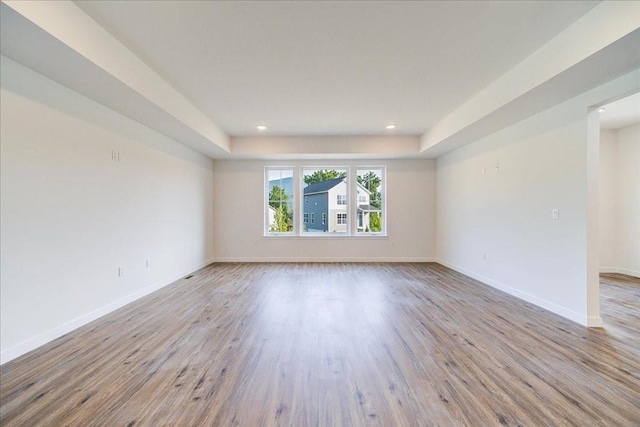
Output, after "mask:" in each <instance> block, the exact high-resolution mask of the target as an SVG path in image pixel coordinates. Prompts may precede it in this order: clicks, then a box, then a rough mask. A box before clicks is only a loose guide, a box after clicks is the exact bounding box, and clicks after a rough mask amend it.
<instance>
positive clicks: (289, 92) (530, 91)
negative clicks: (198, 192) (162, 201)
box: [0, 0, 640, 158]
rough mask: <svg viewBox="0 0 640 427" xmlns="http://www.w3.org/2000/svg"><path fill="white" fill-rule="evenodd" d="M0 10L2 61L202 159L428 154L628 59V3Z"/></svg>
mask: <svg viewBox="0 0 640 427" xmlns="http://www.w3.org/2000/svg"><path fill="white" fill-rule="evenodd" d="M1 6H2V14H1V16H0V18H1V19H2V25H1V26H0V30H1V32H2V34H1V37H0V47H1V53H2V55H3V56H4V57H7V58H10V59H12V60H14V61H16V62H18V63H20V64H22V65H24V66H26V67H28V68H31V69H33V70H34V71H36V72H38V73H40V74H43V75H45V76H47V77H49V78H51V79H53V80H55V81H56V82H58V83H61V84H63V85H65V86H67V87H69V88H71V89H73V90H75V91H76V92H78V93H80V94H82V95H84V96H87V97H89V98H91V99H93V100H95V101H97V102H99V103H101V104H103V105H105V106H107V107H109V108H111V109H113V110H115V111H117V112H120V113H121V114H123V115H125V116H127V117H130V118H131V119H133V120H136V121H138V122H140V123H142V124H144V125H145V126H147V127H149V128H151V129H153V130H155V131H157V132H160V133H162V134H164V135H166V136H169V137H170V138H173V139H174V140H176V141H178V142H180V143H182V144H184V145H186V146H189V147H191V148H193V149H195V150H197V151H199V152H201V153H203V154H205V155H207V156H209V157H212V158H229V157H234V158H344V157H345V156H351V157H357V158H398V157H437V156H439V155H442V154H444V153H446V152H447V151H450V150H452V149H455V148H457V147H459V146H461V145H463V144H465V143H468V142H469V141H473V140H477V139H479V138H481V137H483V136H486V135H488V134H490V133H492V132H495V131H496V130H497V129H500V128H503V127H505V126H508V125H510V124H513V123H515V122H517V121H519V120H522V119H523V118H526V117H528V116H531V115H533V114H536V113H538V112H540V111H543V110H544V109H546V108H549V107H551V106H553V105H556V104H557V103H559V102H562V101H564V100H567V99H570V98H571V97H574V96H576V95H577V94H580V93H582V92H584V91H586V90H589V89H592V88H594V87H597V86H598V85H601V84H603V83H605V82H607V81H610V80H611V79H613V78H615V77H619V76H621V75H623V74H625V73H628V72H630V71H631V70H635V69H638V68H640V2H602V3H601V2H598V1H571V2H568V1H562V2H553V1H517V2H508V1H468V2H457V1H425V2H417V1H412V2H410V1H404V2H401V1H397V2H395V1H389V2H387V1H376V2H364V1H353V2H352V1H342V2H333V1H300V2H295V1H255V2H254V1H238V2H233V1H228V2H226V1H76V2H71V1H56V2H22V1H11V0H2V4H1ZM603 117H604V116H603ZM389 123H395V124H397V127H396V128H395V129H393V130H388V129H386V128H385V126H386V125H387V124H389ZM259 124H260V125H265V126H266V127H267V129H266V130H265V131H258V130H257V129H256V126H257V125H259Z"/></svg>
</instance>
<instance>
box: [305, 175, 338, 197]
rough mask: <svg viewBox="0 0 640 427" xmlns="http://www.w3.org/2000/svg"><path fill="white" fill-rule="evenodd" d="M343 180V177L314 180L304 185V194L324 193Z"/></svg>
mask: <svg viewBox="0 0 640 427" xmlns="http://www.w3.org/2000/svg"><path fill="white" fill-rule="evenodd" d="M343 181H344V178H334V179H330V180H327V181H320V182H316V183H315V184H311V185H308V186H306V187H304V194H314V193H326V192H327V191H329V190H331V189H332V188H333V187H335V186H336V185H338V184H340V183H341V182H343Z"/></svg>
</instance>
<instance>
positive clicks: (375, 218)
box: [369, 212, 382, 233]
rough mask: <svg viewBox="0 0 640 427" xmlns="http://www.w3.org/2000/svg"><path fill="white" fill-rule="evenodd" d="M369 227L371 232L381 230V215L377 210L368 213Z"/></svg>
mask: <svg viewBox="0 0 640 427" xmlns="http://www.w3.org/2000/svg"><path fill="white" fill-rule="evenodd" d="M369 215H370V216H369V229H370V230H371V231H372V232H373V233H379V232H381V231H382V216H381V215H380V214H379V213H378V212H371V213H370V214H369Z"/></svg>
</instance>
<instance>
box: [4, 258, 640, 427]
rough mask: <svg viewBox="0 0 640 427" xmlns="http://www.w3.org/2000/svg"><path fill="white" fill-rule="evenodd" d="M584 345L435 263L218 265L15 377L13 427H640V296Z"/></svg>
mask: <svg viewBox="0 0 640 427" xmlns="http://www.w3.org/2000/svg"><path fill="white" fill-rule="evenodd" d="M602 294H603V298H602V312H603V317H604V319H605V325H606V328H605V329H587V328H585V327H582V326H579V325H577V324H575V323H572V322H570V321H568V320H564V319H563V318H561V317H559V316H556V315H554V314H551V313H549V312H546V311H545V310H542V309H540V308H537V307H535V306H533V305H531V304H528V303H525V302H523V301H520V300H518V299H516V298H513V297H511V296H508V295H506V294H504V293H502V292H499V291H497V290H494V289H492V288H490V287H487V286H485V285H482V284H480V283H478V282H476V281H474V280H472V279H470V278H468V277H466V276H464V275H461V274H458V273H456V272H454V271H452V270H449V269H447V268H445V267H442V266H440V265H437V264H214V265H211V266H209V267H206V268H204V269H202V270H200V271H198V272H197V273H196V274H195V275H194V277H192V278H191V279H182V280H179V281H177V282H176V283H174V284H172V285H170V286H167V287H165V288H163V289H161V290H160V291H158V292H155V293H154V294H152V295H149V296H148V297H146V298H143V299H141V300H138V301H136V302H134V303H132V304H130V305H128V306H126V307H124V308H122V309H120V310H118V311H116V312H114V313H112V314H109V315H108V316H105V317H103V318H101V319H99V320H97V321H95V322H93V323H91V324H89V325H87V326H85V327H83V328H80V329H78V330H76V331H74V332H72V333H70V334H68V335H65V336H64V337H61V338H59V339H57V340H55V341H53V342H51V343H49V344H48V345H45V346H44V347H42V348H40V349H37V350H36V351H33V352H31V353H29V354H27V355H25V356H22V357H20V358H18V359H16V360H14V361H11V362H9V363H6V364H5V365H3V366H2V367H1V368H0V369H1V374H0V379H1V384H0V424H1V425H3V426H36V425H43V426H60V425H74V426H75V425H77V426H88V425H105V426H138V425H146V426H161V425H175V426H182V425H184V426H212V425H221V426H227V425H239V426H258V425H264V426H271V425H274V426H275V425H283V426H284V425H290V426H317V425H323V426H350V425H353V426H359V425H380V426H430V425H434V426H435V425H438V426H456V425H469V426H491V425H509V426H514V425H526V426H547V425H575V426H594V425H603V426H638V425H640V281H639V280H635V279H629V278H625V277H624V276H615V275H608V276H603V278H602Z"/></svg>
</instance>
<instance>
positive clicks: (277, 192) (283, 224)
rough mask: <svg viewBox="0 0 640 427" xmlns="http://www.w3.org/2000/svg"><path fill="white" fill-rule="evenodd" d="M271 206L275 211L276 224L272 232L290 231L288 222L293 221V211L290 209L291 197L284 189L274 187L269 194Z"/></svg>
mask: <svg viewBox="0 0 640 427" xmlns="http://www.w3.org/2000/svg"><path fill="white" fill-rule="evenodd" d="M269 206H271V207H272V208H273V209H274V210H275V224H273V225H272V226H271V228H270V231H277V232H286V231H288V221H289V220H291V219H293V211H292V209H291V208H290V207H289V195H288V194H287V192H286V191H285V189H284V188H282V187H280V186H279V185H274V186H273V188H272V189H271V191H270V192H269Z"/></svg>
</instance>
